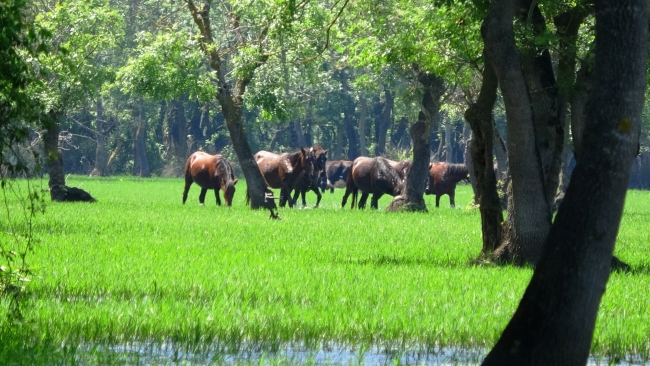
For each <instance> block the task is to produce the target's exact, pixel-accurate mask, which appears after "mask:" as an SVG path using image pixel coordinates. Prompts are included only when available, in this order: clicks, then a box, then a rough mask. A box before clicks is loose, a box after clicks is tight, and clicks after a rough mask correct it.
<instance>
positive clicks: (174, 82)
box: [118, 28, 216, 102]
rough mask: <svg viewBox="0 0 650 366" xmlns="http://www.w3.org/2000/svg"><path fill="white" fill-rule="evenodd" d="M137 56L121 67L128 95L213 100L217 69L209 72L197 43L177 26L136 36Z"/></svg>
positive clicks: (163, 98) (121, 81)
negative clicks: (215, 71) (186, 96)
mask: <svg viewBox="0 0 650 366" xmlns="http://www.w3.org/2000/svg"><path fill="white" fill-rule="evenodd" d="M136 40H137V42H138V44H139V45H138V46H137V47H136V55H134V56H133V57H131V58H130V59H129V61H128V62H127V64H126V65H125V66H124V67H123V68H122V69H120V70H119V72H118V80H119V85H120V87H121V89H122V90H123V91H124V92H125V93H127V94H134V95H146V96H148V97H150V98H152V99H155V100H161V99H162V100H167V101H169V100H172V99H177V98H181V97H182V96H185V95H189V97H190V98H192V99H194V98H198V99H199V100H200V101H201V102H207V101H211V100H214V96H215V95H216V87H215V85H214V83H213V82H212V80H214V79H215V76H214V72H209V71H206V65H205V62H204V56H203V54H202V53H201V52H200V49H199V47H198V42H197V41H196V40H195V39H192V38H191V37H190V36H189V35H188V34H187V33H185V32H183V31H181V30H180V29H177V28H172V29H169V30H167V31H166V32H160V33H158V34H152V33H149V32H144V31H143V32H141V33H140V34H139V35H138V37H137V39H136Z"/></svg>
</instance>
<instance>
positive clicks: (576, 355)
mask: <svg viewBox="0 0 650 366" xmlns="http://www.w3.org/2000/svg"><path fill="white" fill-rule="evenodd" d="M514 13H515V2H514V1H503V2H499V1H495V2H492V3H491V5H490V12H489V15H488V16H487V18H486V21H485V25H484V26H485V28H484V35H485V36H486V47H487V44H488V43H489V42H495V41H500V42H504V43H510V44H511V46H508V47H507V48H503V47H502V48H500V50H501V51H502V52H503V51H506V50H507V49H512V44H514V34H513V32H512V19H513V16H514ZM497 36H498V37H500V39H497V38H495V37H497ZM502 46H503V44H502ZM647 58H648V2H647V1H645V0H638V1H629V2H625V3H621V2H618V1H609V0H603V1H600V2H599V3H598V7H597V9H596V54H595V63H594V68H593V88H592V92H591V96H590V98H589V101H588V103H587V107H586V116H585V117H586V119H585V122H584V123H585V125H584V127H585V132H584V134H583V135H582V138H583V139H584V140H583V146H582V151H583V152H582V154H584V155H586V156H589V158H588V159H586V158H584V159H580V158H579V159H578V160H577V164H576V167H575V170H574V172H573V175H572V177H571V181H570V183H569V187H568V189H567V192H566V197H565V199H564V201H563V202H562V204H561V205H560V208H559V210H558V213H557V216H556V218H555V220H554V222H553V224H552V226H551V228H550V231H549V233H548V235H547V237H546V239H545V244H544V246H543V250H542V253H541V256H540V260H539V262H538V264H537V267H536V269H535V273H534V274H533V278H532V279H531V282H530V284H529V285H528V288H527V289H526V292H525V293H524V296H523V298H522V300H521V302H520V304H519V307H518V309H517V311H516V312H515V314H514V316H513V318H512V319H511V321H510V323H509V324H508V326H507V327H506V329H505V330H504V332H503V334H502V335H501V338H500V339H499V341H498V342H497V344H496V345H495V347H494V348H493V349H492V351H491V352H490V354H489V355H488V356H487V358H486V359H485V361H484V362H483V364H484V365H532V364H535V365H557V364H563V365H584V364H585V363H586V362H587V358H588V357H589V350H590V346H591V342H592V337H593V330H594V326H595V322H596V315H597V313H598V307H599V304H600V300H601V297H602V295H603V293H604V291H605V285H606V283H607V280H608V277H609V273H610V263H611V260H612V253H613V250H614V244H615V242H616V236H617V232H618V228H619V224H620V220H621V216H622V212H623V205H624V202H625V194H626V191H627V184H628V180H629V176H630V168H631V164H632V161H633V159H634V157H635V156H636V154H637V152H638V148H639V137H640V130H641V112H642V108H643V100H644V94H645V88H646V76H647V75H646V71H647ZM495 69H496V68H495ZM498 73H499V71H497V74H498Z"/></svg>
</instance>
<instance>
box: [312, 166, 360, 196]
mask: <svg viewBox="0 0 650 366" xmlns="http://www.w3.org/2000/svg"><path fill="white" fill-rule="evenodd" d="M350 168H352V162H351V161H350V160H332V161H328V162H327V164H325V174H324V175H321V176H320V177H319V178H318V186H319V187H320V189H321V190H322V191H323V192H325V190H326V189H329V190H330V192H331V193H334V188H345V185H346V181H347V179H348V172H349V171H350Z"/></svg>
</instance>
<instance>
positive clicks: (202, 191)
mask: <svg viewBox="0 0 650 366" xmlns="http://www.w3.org/2000/svg"><path fill="white" fill-rule="evenodd" d="M206 193H208V189H207V188H201V194H200V195H199V203H200V204H201V206H203V204H204V203H205V194H206Z"/></svg>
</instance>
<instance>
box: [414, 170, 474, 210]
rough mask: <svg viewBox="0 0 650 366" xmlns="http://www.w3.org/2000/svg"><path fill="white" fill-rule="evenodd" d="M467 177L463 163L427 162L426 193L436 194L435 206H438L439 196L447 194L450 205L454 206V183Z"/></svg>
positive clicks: (467, 172) (467, 173)
mask: <svg viewBox="0 0 650 366" xmlns="http://www.w3.org/2000/svg"><path fill="white" fill-rule="evenodd" d="M463 179H465V180H467V179H469V171H468V170H467V166H466V165H465V164H449V163H433V164H429V179H428V180H427V186H426V189H425V191H424V192H425V193H426V194H435V195H436V207H440V197H441V196H442V195H444V194H446V195H449V203H450V204H451V207H456V202H454V198H455V196H456V184H458V182H460V181H461V180H463Z"/></svg>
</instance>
